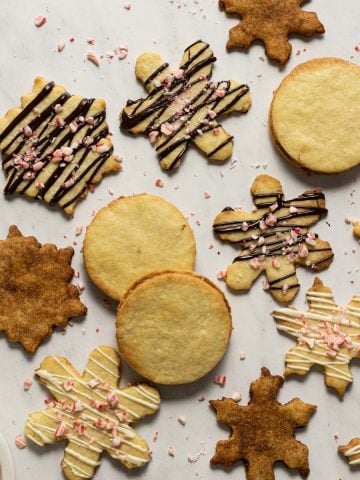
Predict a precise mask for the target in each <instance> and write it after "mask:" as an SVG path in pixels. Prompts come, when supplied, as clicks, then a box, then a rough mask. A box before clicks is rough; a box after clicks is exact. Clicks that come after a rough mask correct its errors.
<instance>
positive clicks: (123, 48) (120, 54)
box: [118, 45, 129, 60]
mask: <svg viewBox="0 0 360 480" xmlns="http://www.w3.org/2000/svg"><path fill="white" fill-rule="evenodd" d="M128 53H129V48H128V47H127V45H121V46H120V47H119V49H118V57H119V60H124V58H126V57H127V55H128Z"/></svg>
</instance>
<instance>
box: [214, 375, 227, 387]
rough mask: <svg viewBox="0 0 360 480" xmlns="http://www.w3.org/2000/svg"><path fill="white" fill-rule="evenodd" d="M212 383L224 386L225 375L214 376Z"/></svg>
mask: <svg viewBox="0 0 360 480" xmlns="http://www.w3.org/2000/svg"><path fill="white" fill-rule="evenodd" d="M214 383H216V384H217V385H221V386H224V385H225V383H226V375H215V377H214Z"/></svg>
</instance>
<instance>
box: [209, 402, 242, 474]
mask: <svg viewBox="0 0 360 480" xmlns="http://www.w3.org/2000/svg"><path fill="white" fill-rule="evenodd" d="M210 405H211V406H212V407H213V409H214V410H215V411H216V417H217V419H218V421H219V422H220V423H223V424H225V425H227V426H228V427H229V428H230V430H231V434H230V437H229V439H228V440H220V441H219V442H217V444H216V451H215V455H214V456H213V457H212V459H211V461H210V462H211V464H213V465H215V464H218V463H221V464H222V465H225V466H230V465H232V464H233V463H235V462H236V461H238V460H239V459H241V458H242V451H241V445H240V442H239V440H238V438H237V436H236V435H235V434H234V430H235V429H236V423H238V422H239V416H240V418H241V420H242V419H245V418H246V414H245V412H247V411H248V407H240V406H239V405H237V404H236V403H235V402H234V400H232V399H230V398H223V399H222V400H211V401H210Z"/></svg>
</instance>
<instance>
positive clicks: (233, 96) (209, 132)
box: [121, 40, 251, 170]
mask: <svg viewBox="0 0 360 480" xmlns="http://www.w3.org/2000/svg"><path fill="white" fill-rule="evenodd" d="M215 61H216V58H215V57H214V55H213V52H212V50H211V49H210V47H209V45H208V44H207V43H205V42H202V41H201V40H199V41H197V42H195V43H193V44H192V45H190V46H189V47H188V48H187V49H186V50H185V52H184V55H183V58H182V61H181V64H180V67H179V69H177V70H171V69H170V68H169V64H168V63H164V61H163V59H162V58H161V56H160V55H158V54H157V53H148V52H147V53H144V54H142V55H140V57H139V58H138V59H137V61H136V76H137V78H138V79H139V80H140V81H141V83H143V84H144V87H145V88H146V89H147V90H148V92H149V95H148V96H147V97H146V98H141V99H139V100H135V101H133V100H129V101H128V102H127V105H126V107H125V108H124V110H123V111H122V113H121V128H123V129H124V130H127V131H128V132H131V133H134V134H139V133H144V134H146V135H147V136H148V138H149V140H150V142H151V143H152V144H153V145H154V146H155V149H156V153H157V155H158V157H159V160H160V165H161V168H162V169H163V170H171V169H173V168H176V167H178V166H179V165H180V160H181V158H182V156H183V155H184V153H185V152H186V150H187V149H188V147H189V145H190V144H191V143H194V144H195V145H196V146H197V147H198V148H199V149H200V150H201V151H202V152H203V153H204V154H205V155H206V156H207V157H208V158H209V159H210V160H220V161H222V160H226V159H227V158H229V157H230V156H231V153H232V141H233V137H232V136H231V135H230V134H229V133H228V132H227V131H226V130H225V129H224V128H223V127H222V126H221V125H220V124H219V123H218V121H217V120H218V119H219V118H220V117H221V116H223V115H226V114H230V113H232V112H247V110H248V109H249V107H250V103H251V100H250V94H249V87H248V86H247V85H243V84H240V83H238V82H235V81H234V80H226V81H222V82H210V81H209V79H210V77H211V73H212V66H213V63H214V62H215Z"/></svg>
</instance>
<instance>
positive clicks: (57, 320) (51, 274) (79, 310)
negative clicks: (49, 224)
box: [0, 225, 86, 353]
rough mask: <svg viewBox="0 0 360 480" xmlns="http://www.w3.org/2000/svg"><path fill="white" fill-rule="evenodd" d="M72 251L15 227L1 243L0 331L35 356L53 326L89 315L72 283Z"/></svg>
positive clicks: (64, 324)
mask: <svg viewBox="0 0 360 480" xmlns="http://www.w3.org/2000/svg"><path fill="white" fill-rule="evenodd" d="M73 255H74V249H73V248H72V247H67V248H59V249H58V248H57V247H56V246H55V245H53V244H50V243H46V244H44V245H41V244H40V243H39V242H38V241H37V239H36V238H35V237H24V236H23V235H22V234H21V232H20V231H19V230H18V228H17V227H16V226H15V225H12V226H11V227H10V228H9V234H8V236H7V238H6V239H5V240H0V332H5V333H6V335H7V337H8V339H9V341H10V342H19V343H20V344H21V345H22V346H23V347H24V348H25V350H27V351H28V352H30V353H33V352H35V350H36V349H37V348H38V346H39V345H40V343H41V342H43V341H44V340H45V338H47V337H48V336H50V335H51V334H52V332H53V328H54V327H65V326H66V324H67V322H68V321H69V320H70V318H72V317H77V316H79V315H85V313H86V307H85V305H83V304H82V303H81V302H80V299H79V289H78V288H77V287H76V286H75V285H71V283H70V282H71V279H72V277H73V274H74V270H73V269H72V268H71V259H72V256H73Z"/></svg>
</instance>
